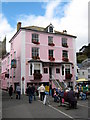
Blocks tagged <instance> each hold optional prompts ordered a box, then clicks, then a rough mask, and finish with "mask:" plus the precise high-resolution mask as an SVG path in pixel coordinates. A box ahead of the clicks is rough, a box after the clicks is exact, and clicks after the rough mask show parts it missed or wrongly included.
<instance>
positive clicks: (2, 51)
mask: <svg viewBox="0 0 90 120" xmlns="http://www.w3.org/2000/svg"><path fill="white" fill-rule="evenodd" d="M4 55H6V37H5V38H4V40H3V41H0V88H1V70H2V64H1V62H2V58H3V57H4Z"/></svg>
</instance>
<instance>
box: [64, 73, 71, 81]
mask: <svg viewBox="0 0 90 120" xmlns="http://www.w3.org/2000/svg"><path fill="white" fill-rule="evenodd" d="M72 76H73V75H72V74H66V76H65V78H66V79H70V80H71V78H72Z"/></svg>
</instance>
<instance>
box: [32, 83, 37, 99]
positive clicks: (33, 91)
mask: <svg viewBox="0 0 90 120" xmlns="http://www.w3.org/2000/svg"><path fill="white" fill-rule="evenodd" d="M35 92H36V91H35V84H33V86H32V96H33V97H34V100H36V97H35Z"/></svg>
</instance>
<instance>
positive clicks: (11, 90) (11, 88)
mask: <svg viewBox="0 0 90 120" xmlns="http://www.w3.org/2000/svg"><path fill="white" fill-rule="evenodd" d="M12 94H13V87H12V85H10V87H9V96H10V98H11V99H12V98H13V97H12Z"/></svg>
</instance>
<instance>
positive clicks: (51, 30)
mask: <svg viewBox="0 0 90 120" xmlns="http://www.w3.org/2000/svg"><path fill="white" fill-rule="evenodd" d="M53 28H54V27H53V25H52V24H51V23H50V25H48V26H47V27H46V28H45V30H46V31H47V32H50V33H54V30H53Z"/></svg>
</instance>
